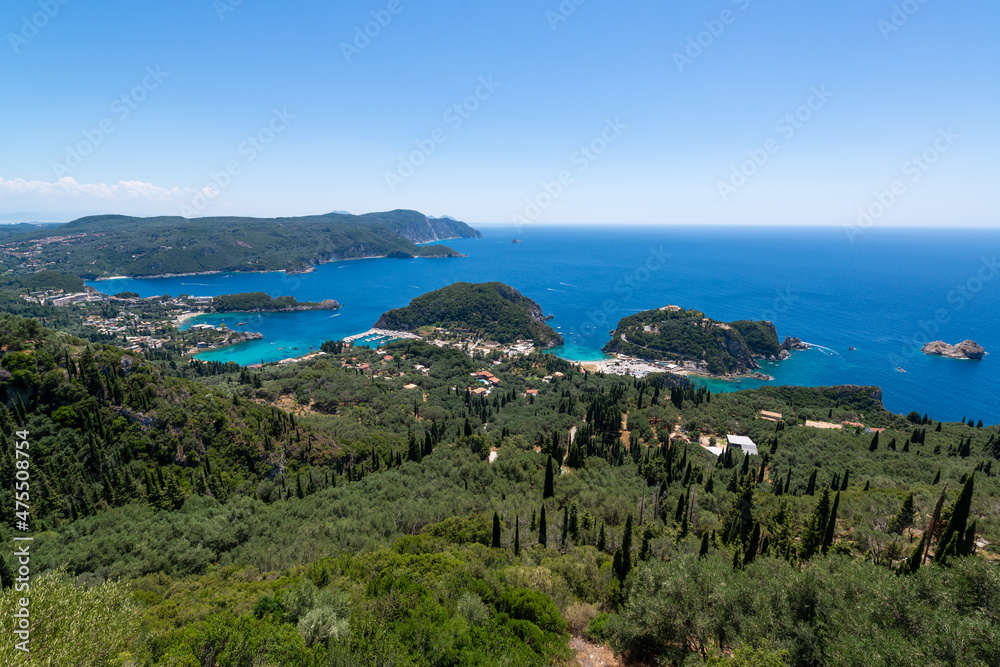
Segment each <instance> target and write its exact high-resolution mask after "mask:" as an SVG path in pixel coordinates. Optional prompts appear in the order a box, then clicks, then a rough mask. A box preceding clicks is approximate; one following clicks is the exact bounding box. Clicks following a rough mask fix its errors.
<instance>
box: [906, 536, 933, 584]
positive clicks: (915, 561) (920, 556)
mask: <svg viewBox="0 0 1000 667" xmlns="http://www.w3.org/2000/svg"><path fill="white" fill-rule="evenodd" d="M926 540H927V533H924V534H923V535H921V536H920V542H918V543H917V548H916V549H914V550H913V553H911V554H910V557H909V558H907V559H906V566H905V568H903V569H902V571H903V574H913V573H914V572H916V571H917V570H919V569H920V566H921V565H923V564H924V546H925V542H926Z"/></svg>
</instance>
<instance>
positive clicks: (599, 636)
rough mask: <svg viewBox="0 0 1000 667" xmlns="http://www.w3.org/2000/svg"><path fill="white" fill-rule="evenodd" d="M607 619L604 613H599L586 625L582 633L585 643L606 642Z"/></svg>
mask: <svg viewBox="0 0 1000 667" xmlns="http://www.w3.org/2000/svg"><path fill="white" fill-rule="evenodd" d="M608 618H610V617H609V616H608V615H607V614H605V613H604V612H601V613H600V614H598V615H597V616H595V617H594V618H592V619H591V620H590V622H589V623H587V628H586V630H584V632H583V637H584V639H586V640H587V641H590V642H595V643H602V642H605V641H607V638H608V633H607V628H608Z"/></svg>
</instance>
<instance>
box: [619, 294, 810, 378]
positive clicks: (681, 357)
mask: <svg viewBox="0 0 1000 667" xmlns="http://www.w3.org/2000/svg"><path fill="white" fill-rule="evenodd" d="M794 341H798V339H791V340H789V339H786V344H787V347H786V346H783V345H782V344H781V343H779V341H778V334H777V332H776V331H775V328H774V324H772V323H771V322H764V321H752V320H738V321H735V322H719V321H716V320H713V319H711V318H709V317H706V316H705V314H704V313H703V312H701V311H698V310H686V309H684V308H681V307H680V306H664V307H663V308H659V309H654V310H647V311H644V312H641V313H636V314H635V315H630V316H628V317H624V318H622V319H621V321H620V322H619V323H618V327H617V328H616V329H615V330H614V331H613V332H612V338H611V341H610V342H608V344H607V345H605V346H604V348H603V350H604V352H607V353H614V354H619V355H625V356H627V357H636V358H639V359H645V360H651V361H653V362H660V365H664V367H665V368H667V369H668V370H675V369H676V370H678V371H687V372H693V373H698V374H703V375H710V376H714V377H720V378H733V377H737V376H747V375H749V376H750V377H755V378H758V379H770V378H769V377H768V376H765V375H763V374H762V373H760V372H759V370H758V369H759V368H760V367H759V366H758V365H757V360H758V359H768V360H772V361H777V360H779V359H784V358H787V356H788V349H801V346H802V345H804V344H803V343H802V342H801V341H798V345H793V342H794Z"/></svg>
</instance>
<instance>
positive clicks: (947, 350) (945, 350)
mask: <svg viewBox="0 0 1000 667" xmlns="http://www.w3.org/2000/svg"><path fill="white" fill-rule="evenodd" d="M921 351H922V352H923V353H924V354H929V355H934V356H939V357H948V358H949V359H975V360H979V359H982V358H983V355H984V354H986V350H984V349H983V346H982V345H980V344H979V343H977V342H976V341H974V340H963V341H962V342H961V343H959V344H957V345H949V344H948V343H946V342H944V341H943V340H935V341H932V342H930V343H927V344H926V345H924V346H923V347H922V348H921Z"/></svg>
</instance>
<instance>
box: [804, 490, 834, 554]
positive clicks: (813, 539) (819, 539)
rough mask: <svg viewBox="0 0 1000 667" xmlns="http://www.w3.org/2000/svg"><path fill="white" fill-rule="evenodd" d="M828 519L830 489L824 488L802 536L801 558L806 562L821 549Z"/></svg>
mask: <svg viewBox="0 0 1000 667" xmlns="http://www.w3.org/2000/svg"><path fill="white" fill-rule="evenodd" d="M829 518H830V489H827V488H824V489H823V495H822V496H820V499H819V500H818V501H816V508H815V509H814V510H813V513H812V515H811V516H810V517H809V519H808V521H807V522H806V526H805V530H804V532H803V534H802V558H803V560H808V559H810V558H812V556H813V555H814V554H815V553H816V552H817V551H819V550H820V549H821V548H822V547H823V542H824V541H825V539H826V524H827V521H828V520H829Z"/></svg>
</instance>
